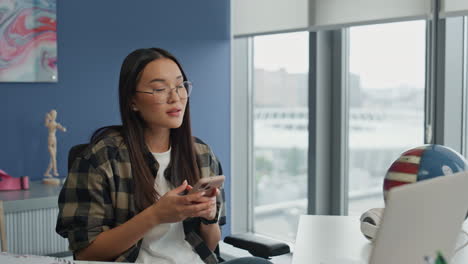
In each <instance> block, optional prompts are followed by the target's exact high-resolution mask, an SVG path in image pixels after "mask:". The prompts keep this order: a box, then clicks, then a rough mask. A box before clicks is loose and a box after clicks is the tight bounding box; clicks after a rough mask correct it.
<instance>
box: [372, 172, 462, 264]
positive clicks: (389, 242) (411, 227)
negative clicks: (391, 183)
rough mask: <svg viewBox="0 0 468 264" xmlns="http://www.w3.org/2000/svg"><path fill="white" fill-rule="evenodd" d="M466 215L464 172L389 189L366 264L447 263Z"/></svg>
mask: <svg viewBox="0 0 468 264" xmlns="http://www.w3.org/2000/svg"><path fill="white" fill-rule="evenodd" d="M467 211H468V173H467V172H461V173H456V174H454V175H449V176H443V177H437V178H434V179H430V180H425V181H421V182H418V183H414V184H408V185H404V186H401V187H396V188H393V189H391V190H390V192H389V194H388V196H387V202H386V207H385V211H384V215H383V219H382V223H381V225H380V228H379V230H378V231H377V236H376V241H375V243H374V247H373V249H372V252H371V256H370V259H369V263H370V264H390V263H391V264H394V263H412V264H419V263H421V264H431V263H436V262H435V261H434V260H435V259H436V258H437V254H438V253H439V252H440V253H441V254H442V255H443V256H444V258H445V259H446V260H447V261H449V260H450V259H451V258H452V255H453V253H454V249H455V244H456V242H457V237H458V235H459V234H460V231H461V226H462V223H463V221H464V219H465V216H466V215H467Z"/></svg>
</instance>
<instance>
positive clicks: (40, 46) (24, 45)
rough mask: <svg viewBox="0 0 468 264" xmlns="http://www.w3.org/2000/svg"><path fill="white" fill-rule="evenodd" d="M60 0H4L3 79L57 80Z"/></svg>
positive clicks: (0, 31)
mask: <svg viewBox="0 0 468 264" xmlns="http://www.w3.org/2000/svg"><path fill="white" fill-rule="evenodd" d="M56 1H57V0H0V82H57V25H56V6H57V3H56Z"/></svg>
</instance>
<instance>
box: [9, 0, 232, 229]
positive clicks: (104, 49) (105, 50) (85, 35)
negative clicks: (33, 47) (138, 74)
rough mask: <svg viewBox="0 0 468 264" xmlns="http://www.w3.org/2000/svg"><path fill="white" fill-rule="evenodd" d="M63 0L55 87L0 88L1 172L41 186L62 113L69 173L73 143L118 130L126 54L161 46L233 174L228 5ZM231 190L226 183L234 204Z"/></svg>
mask: <svg viewBox="0 0 468 264" xmlns="http://www.w3.org/2000/svg"><path fill="white" fill-rule="evenodd" d="M57 2H58V3H57V25H58V26H57V27H58V28H57V31H58V32H57V37H58V43H57V44H58V47H57V48H58V82H57V83H0V100H1V101H0V113H1V114H0V146H1V149H0V169H3V170H5V171H7V172H8V173H9V174H10V175H12V176H15V177H18V176H23V175H28V176H29V177H30V178H31V179H36V180H39V179H42V175H43V173H44V171H45V170H46V168H47V165H48V162H49V154H48V152H47V129H46V128H45V127H44V117H45V113H46V112H48V111H50V110H51V109H57V112H58V117H57V122H59V123H61V124H62V125H64V126H65V127H66V128H67V129H68V131H67V132H66V133H62V132H60V131H57V140H58V150H57V155H58V158H57V162H58V168H59V173H60V175H61V176H65V175H66V169H67V164H66V159H67V153H68V150H69V149H70V147H71V146H73V145H75V144H79V143H83V142H87V141H88V140H89V136H90V135H91V133H92V132H93V131H94V130H95V129H97V128H98V127H101V126H106V125H111V124H120V116H119V109H118V97H117V94H118V93H117V89H118V74H119V71H120V65H121V63H122V61H123V59H124V57H125V56H126V55H127V54H128V53H130V52H131V51H132V50H134V49H136V48H143V47H162V48H165V49H167V50H169V51H170V52H172V53H173V54H174V55H175V56H176V57H177V58H178V59H179V60H180V61H181V63H182V65H183V67H184V70H185V71H186V73H187V75H188V76H189V78H190V79H191V80H192V81H193V83H194V92H193V97H192V98H191V107H192V108H191V110H192V122H193V129H194V135H196V136H198V137H200V138H201V139H203V140H204V141H205V142H207V143H209V144H210V145H211V147H212V148H213V150H214V152H215V153H216V154H217V156H218V157H219V159H220V160H221V162H222V164H223V167H224V170H225V172H226V173H225V174H227V175H228V174H229V172H230V90H229V87H230V41H229V38H230V29H229V28H230V23H229V20H230V18H229V14H230V10H229V1H228V0H203V1H187V0H171V1H155V0H139V1H128V0H127V1H125V0H99V1H96V0H80V1H57ZM228 176H229V175H228ZM229 186H230V184H229V181H228V182H227V183H226V196H227V197H228V199H229V197H230V191H229V189H230V188H229ZM229 211H230V210H228V212H229ZM225 231H227V230H225Z"/></svg>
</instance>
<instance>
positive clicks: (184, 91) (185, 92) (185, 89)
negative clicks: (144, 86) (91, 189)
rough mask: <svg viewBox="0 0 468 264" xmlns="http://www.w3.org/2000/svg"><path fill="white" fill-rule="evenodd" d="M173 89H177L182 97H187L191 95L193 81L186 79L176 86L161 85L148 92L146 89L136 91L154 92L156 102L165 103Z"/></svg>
mask: <svg viewBox="0 0 468 264" xmlns="http://www.w3.org/2000/svg"><path fill="white" fill-rule="evenodd" d="M172 90H175V91H176V93H177V95H178V96H179V98H180V99H187V98H188V97H189V96H190V93H191V92H192V83H191V82H189V81H185V82H183V83H181V84H179V85H177V86H176V87H174V88H171V87H161V88H157V89H151V92H146V91H135V92H137V93H146V94H152V95H153V97H154V100H155V101H156V103H158V104H165V103H167V100H169V97H170V96H171V92H172Z"/></svg>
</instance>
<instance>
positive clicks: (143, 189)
mask: <svg viewBox="0 0 468 264" xmlns="http://www.w3.org/2000/svg"><path fill="white" fill-rule="evenodd" d="M161 58H166V59H170V60H172V61H174V62H175V63H176V64H177V66H179V69H180V71H181V72H182V76H183V78H184V81H186V80H188V79H187V76H186V75H185V72H184V70H183V69H182V66H181V65H180V63H179V62H178V60H177V59H176V58H175V57H174V56H173V55H172V54H170V53H169V52H168V51H166V50H163V49H160V48H149V49H137V50H135V51H133V52H132V53H130V54H129V55H128V56H127V57H126V58H125V60H124V62H123V64H122V68H121V70H120V81H119V104H120V116H121V119H122V125H121V126H108V127H103V128H100V129H98V130H97V131H96V132H94V134H93V135H92V137H91V143H96V142H97V141H99V140H101V139H102V138H104V137H105V136H107V135H108V134H109V133H112V132H113V131H118V132H120V134H121V135H122V137H123V139H124V143H125V144H126V145H127V148H128V152H129V157H130V163H131V166H132V174H133V179H134V187H133V188H134V195H135V196H134V197H135V202H136V207H137V209H138V210H143V209H144V208H146V207H148V206H150V205H151V204H153V203H154V202H155V201H157V200H158V199H159V198H160V195H159V194H158V193H157V192H156V190H155V188H154V181H155V176H153V173H152V169H151V168H150V166H149V163H148V159H147V153H148V148H147V147H146V142H145V137H144V131H145V128H146V123H145V121H144V120H143V118H142V117H141V116H140V114H139V112H136V111H133V110H132V98H133V97H134V96H135V90H136V86H137V84H138V82H139V80H140V77H141V74H142V72H143V69H144V68H145V67H146V65H147V64H148V63H150V62H152V61H154V60H157V59H161ZM170 144H171V162H170V164H169V166H168V168H169V169H170V173H171V178H170V179H169V180H170V182H171V183H172V184H173V185H174V186H178V185H180V184H181V183H182V181H183V180H185V179H186V180H187V181H188V183H189V184H191V185H193V184H195V183H196V182H197V181H198V179H199V178H200V173H199V168H198V165H197V160H196V155H195V147H194V140H193V137H192V128H191V124H190V100H189V98H187V105H186V109H185V114H184V117H183V121H182V125H181V126H180V127H178V128H173V129H171V131H170Z"/></svg>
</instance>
